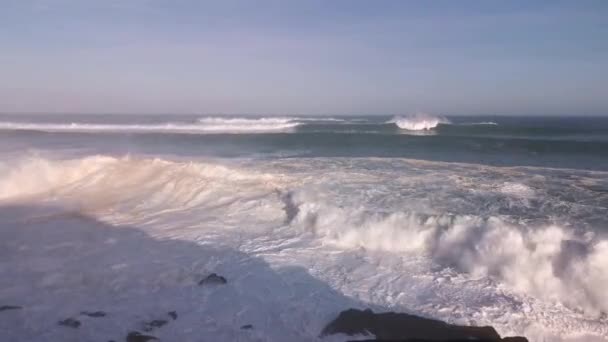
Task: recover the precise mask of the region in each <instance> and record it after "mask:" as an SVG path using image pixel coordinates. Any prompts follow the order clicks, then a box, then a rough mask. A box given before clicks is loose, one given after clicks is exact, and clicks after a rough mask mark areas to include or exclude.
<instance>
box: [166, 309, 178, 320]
mask: <svg viewBox="0 0 608 342" xmlns="http://www.w3.org/2000/svg"><path fill="white" fill-rule="evenodd" d="M167 315H169V317H171V319H173V320H174V321H175V320H176V319H177V312H175V311H169V312H167Z"/></svg>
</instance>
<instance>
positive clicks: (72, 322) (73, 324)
mask: <svg viewBox="0 0 608 342" xmlns="http://www.w3.org/2000/svg"><path fill="white" fill-rule="evenodd" d="M57 324H59V325H63V326H64V327H70V328H74V329H77V328H78V327H79V326H80V321H79V320H77V319H73V318H66V319H64V320H63V321H59V322H57Z"/></svg>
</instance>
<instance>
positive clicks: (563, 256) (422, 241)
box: [295, 196, 608, 316]
mask: <svg viewBox="0 0 608 342" xmlns="http://www.w3.org/2000/svg"><path fill="white" fill-rule="evenodd" d="M308 200H310V199H308ZM296 201H301V204H300V205H299V215H298V217H297V218H296V221H295V224H296V225H297V226H299V227H301V228H302V229H304V230H306V231H312V232H314V233H315V234H316V235H317V236H320V237H321V238H322V239H324V240H325V241H327V242H329V243H332V244H336V245H337V246H340V247H342V248H347V249H361V248H363V249H367V250H375V251H388V252H394V253H412V254H414V255H426V256H429V257H430V258H431V259H432V260H433V261H434V262H435V263H437V264H438V265H441V266H442V267H448V268H454V269H456V270H458V271H460V272H464V273H468V274H470V275H472V276H473V277H491V278H494V279H497V280H499V281H500V282H501V283H504V284H507V285H509V287H511V288H512V289H514V290H516V291H518V292H520V293H522V294H525V295H532V296H534V297H536V298H542V299H545V300H548V301H553V302H559V303H563V304H566V305H567V306H569V307H571V308H574V309H575V310H581V311H584V312H585V313H586V314H589V315H592V316H599V315H600V314H602V313H603V312H608V293H607V292H606V291H605V284H606V283H608V240H606V239H604V238H602V237H600V236H597V235H595V233H591V232H586V233H585V234H580V233H577V232H576V231H575V230H574V229H571V228H566V227H561V226H558V225H546V226H538V227H526V226H521V225H518V224H515V223H510V222H507V221H504V220H503V219H501V218H499V217H488V218H484V217H480V216H476V215H455V214H436V215H428V214H422V213H418V212H412V211H403V212H393V213H379V212H370V211H368V210H366V209H364V208H341V207H340V208H338V207H335V206H331V205H326V204H322V203H319V202H317V201H310V202H308V201H307V198H306V197H305V196H302V197H300V198H296Z"/></svg>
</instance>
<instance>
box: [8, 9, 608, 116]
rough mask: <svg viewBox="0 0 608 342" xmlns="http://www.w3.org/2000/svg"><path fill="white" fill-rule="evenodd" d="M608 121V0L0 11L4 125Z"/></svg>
mask: <svg viewBox="0 0 608 342" xmlns="http://www.w3.org/2000/svg"><path fill="white" fill-rule="evenodd" d="M414 111H425V112H432V113H438V114H444V115H450V114H522V115H523V114H573V115H580V114H607V115H608V1H605V0H597V1H585V0H582V1H580V0H572V1H528V0H525V1H494V0H487V1H486V0H480V1H461V0H460V1H452V0H446V1H432V0H430V1H406V0H395V1H382V0H378V1H372V0H367V1H358V0H344V1H331V0H326V1H314V0H313V1H310V0H300V1H289V0H277V1H262V0H250V1H226V0H216V1H202V0H201V1H197V0H39V1H32V0H0V112H98V113H99V112H113V113H115V112H122V113H273V114H288V113H304V114H323V113H331V114H373V113H383V114H406V113H410V112H414Z"/></svg>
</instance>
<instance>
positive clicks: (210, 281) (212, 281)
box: [198, 273, 228, 285]
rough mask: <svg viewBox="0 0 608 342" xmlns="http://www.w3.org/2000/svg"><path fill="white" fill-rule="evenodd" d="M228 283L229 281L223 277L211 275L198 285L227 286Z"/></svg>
mask: <svg viewBox="0 0 608 342" xmlns="http://www.w3.org/2000/svg"><path fill="white" fill-rule="evenodd" d="M227 282H228V281H227V280H226V278H224V277H222V276H221V275H217V274H215V273H211V274H210V275H208V276H207V278H205V279H203V280H201V281H199V282H198V284H199V285H223V284H226V283H227Z"/></svg>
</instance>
